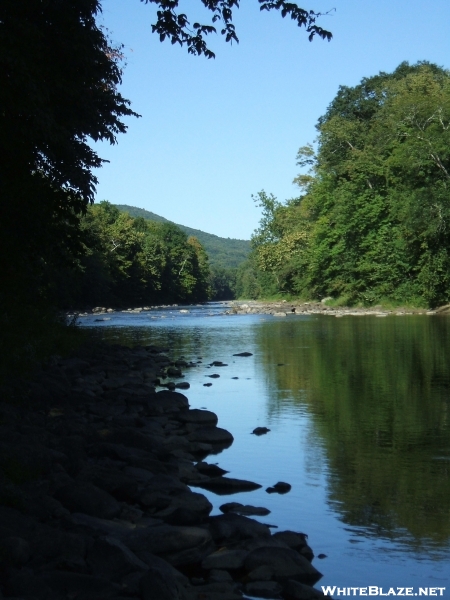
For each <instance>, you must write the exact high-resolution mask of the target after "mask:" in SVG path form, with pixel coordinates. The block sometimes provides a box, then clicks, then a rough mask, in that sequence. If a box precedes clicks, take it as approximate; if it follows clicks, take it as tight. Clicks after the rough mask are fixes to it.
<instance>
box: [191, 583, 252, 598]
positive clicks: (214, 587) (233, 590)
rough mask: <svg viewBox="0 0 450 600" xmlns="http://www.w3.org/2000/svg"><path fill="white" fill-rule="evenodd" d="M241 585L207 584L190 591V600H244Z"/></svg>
mask: <svg viewBox="0 0 450 600" xmlns="http://www.w3.org/2000/svg"><path fill="white" fill-rule="evenodd" d="M240 587H241V586H240V585H239V584H236V583H234V582H233V583H231V582H227V581H222V582H220V583H218V582H216V583H206V584H202V585H196V586H195V587H192V588H190V589H188V598H189V600H242V594H241V592H240Z"/></svg>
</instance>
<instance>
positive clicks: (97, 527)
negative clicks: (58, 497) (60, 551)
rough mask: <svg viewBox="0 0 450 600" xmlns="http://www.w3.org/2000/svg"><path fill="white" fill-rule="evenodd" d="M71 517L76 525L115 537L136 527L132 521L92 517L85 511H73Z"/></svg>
mask: <svg viewBox="0 0 450 600" xmlns="http://www.w3.org/2000/svg"><path fill="white" fill-rule="evenodd" d="M71 519H72V522H73V523H74V524H75V525H78V526H81V527H85V528H86V529H88V530H90V531H92V532H100V533H103V534H105V535H112V536H114V537H120V536H122V535H124V534H125V533H127V532H129V531H130V530H132V529H134V528H135V527H134V525H132V524H131V523H126V522H124V521H111V520H109V519H99V518H98V517H92V516H90V515H85V514H83V513H73V514H72V515H71ZM160 523H161V522H160V521H159V520H158V521H157V520H155V524H160Z"/></svg>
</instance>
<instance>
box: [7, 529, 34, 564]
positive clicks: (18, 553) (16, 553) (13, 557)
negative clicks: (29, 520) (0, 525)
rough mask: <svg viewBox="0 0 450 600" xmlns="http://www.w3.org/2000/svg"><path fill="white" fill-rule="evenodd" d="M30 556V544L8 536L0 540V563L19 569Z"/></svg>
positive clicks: (16, 537) (19, 538)
mask: <svg viewBox="0 0 450 600" xmlns="http://www.w3.org/2000/svg"><path fill="white" fill-rule="evenodd" d="M30 556H31V547H30V543H29V542H28V541H27V540H24V539H23V538H21V537H18V536H9V537H5V538H3V539H2V540H0V562H3V564H4V565H12V566H14V567H20V566H22V565H24V564H25V563H27V562H28V561H29V559H30Z"/></svg>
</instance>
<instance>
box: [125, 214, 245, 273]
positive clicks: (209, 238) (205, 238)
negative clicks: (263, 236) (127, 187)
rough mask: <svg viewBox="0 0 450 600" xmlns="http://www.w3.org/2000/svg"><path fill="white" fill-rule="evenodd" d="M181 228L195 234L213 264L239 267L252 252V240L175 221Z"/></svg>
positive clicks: (153, 217)
mask: <svg viewBox="0 0 450 600" xmlns="http://www.w3.org/2000/svg"><path fill="white" fill-rule="evenodd" d="M116 206H117V208H118V209H119V210H121V211H123V212H127V213H128V214H129V215H131V216H132V217H143V218H144V219H148V220H149V221H159V222H163V223H169V222H171V223H173V221H169V220H168V219H165V218H164V217H160V216H159V215H155V213H152V212H150V211H148V210H144V209H143V208H137V207H136V206H128V205H126V204H116ZM175 225H177V226H178V227H179V228H180V229H182V230H183V231H184V232H185V233H186V234H187V235H192V236H195V237H196V238H197V239H198V240H199V241H200V243H201V244H202V246H203V247H204V249H205V250H206V252H207V253H208V256H209V263H210V264H211V265H212V266H217V267H218V266H220V267H237V266H239V265H240V264H241V263H242V262H244V261H245V260H246V259H247V258H248V255H249V253H250V241H249V240H235V239H232V238H222V237H219V236H218V235H213V234H212V233H205V232H204V231H200V230H199V229H192V228H191V227H185V225H179V224H178V223H175Z"/></svg>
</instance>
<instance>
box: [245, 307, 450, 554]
mask: <svg viewBox="0 0 450 600" xmlns="http://www.w3.org/2000/svg"><path fill="white" fill-rule="evenodd" d="M449 334H450V331H449V323H448V321H447V320H446V319H437V318H433V319H426V318H424V317H413V316H408V317H403V318H398V317H389V318H386V319H377V318H375V317H364V318H353V319H352V318H344V319H335V318H327V317H319V318H315V319H311V318H309V319H304V320H303V321H301V320H298V319H295V320H289V321H285V322H283V323H282V324H280V323H279V322H276V323H275V322H267V323H262V324H260V326H259V327H258V328H256V329H255V343H256V344H257V346H258V348H259V351H260V354H261V356H260V363H259V364H260V366H261V377H264V378H265V380H266V385H267V387H268V389H269V390H270V393H269V394H268V398H269V400H268V412H269V414H270V415H276V414H282V413H283V412H288V413H290V412H292V409H293V408H294V407H295V406H297V407H304V408H305V407H306V408H307V409H308V410H309V411H310V414H311V415H312V418H313V421H314V423H315V428H316V431H317V433H318V434H319V436H320V438H321V440H322V443H323V445H324V448H325V450H326V455H327V459H328V462H329V478H328V486H327V487H328V502H329V504H330V506H331V507H332V509H333V510H335V511H336V512H337V513H338V514H339V515H340V518H341V519H342V520H343V521H344V522H345V523H347V524H349V525H352V526H354V527H358V528H362V530H363V532H364V535H373V536H376V537H378V538H379V537H385V538H395V539H397V540H399V539H401V540H402V541H403V543H405V544H408V545H410V546H412V547H413V548H415V549H420V547H421V546H423V545H424V544H425V545H428V546H430V545H431V546H435V545H437V546H443V545H445V544H448V542H449V540H450V476H449V474H450V428H449V389H450V375H449V364H450V345H449V341H450V338H449Z"/></svg>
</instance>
